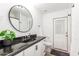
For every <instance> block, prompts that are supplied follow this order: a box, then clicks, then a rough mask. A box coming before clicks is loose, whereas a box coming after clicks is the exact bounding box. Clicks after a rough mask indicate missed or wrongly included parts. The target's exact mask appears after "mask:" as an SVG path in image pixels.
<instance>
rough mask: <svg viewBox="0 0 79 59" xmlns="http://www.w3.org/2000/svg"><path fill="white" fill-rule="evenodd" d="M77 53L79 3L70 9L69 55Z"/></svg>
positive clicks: (78, 45)
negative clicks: (70, 33) (70, 41)
mask: <svg viewBox="0 0 79 59" xmlns="http://www.w3.org/2000/svg"><path fill="white" fill-rule="evenodd" d="M78 54H79V4H75V7H74V8H73V9H72V43H71V56H78Z"/></svg>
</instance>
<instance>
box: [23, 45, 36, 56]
mask: <svg viewBox="0 0 79 59" xmlns="http://www.w3.org/2000/svg"><path fill="white" fill-rule="evenodd" d="M34 50H35V45H33V46H31V47H29V48H27V49H26V50H24V56H34V55H35V53H34Z"/></svg>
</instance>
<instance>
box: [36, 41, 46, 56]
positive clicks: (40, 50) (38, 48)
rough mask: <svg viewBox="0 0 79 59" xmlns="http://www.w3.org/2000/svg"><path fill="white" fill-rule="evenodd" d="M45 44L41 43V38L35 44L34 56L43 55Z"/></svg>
mask: <svg viewBox="0 0 79 59" xmlns="http://www.w3.org/2000/svg"><path fill="white" fill-rule="evenodd" d="M44 50H45V45H44V44H43V40H42V41H40V42H39V43H37V44H36V49H35V54H36V56H44V54H45V52H44Z"/></svg>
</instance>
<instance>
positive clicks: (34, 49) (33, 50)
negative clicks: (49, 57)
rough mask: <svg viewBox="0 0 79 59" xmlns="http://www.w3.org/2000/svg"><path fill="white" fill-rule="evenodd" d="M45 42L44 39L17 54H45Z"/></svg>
mask: <svg viewBox="0 0 79 59" xmlns="http://www.w3.org/2000/svg"><path fill="white" fill-rule="evenodd" d="M43 42H44V41H43V40H41V41H40V42H38V43H36V44H34V45H32V46H30V47H29V48H27V49H25V50H24V51H22V52H20V53H18V54H17V55H15V56H44V54H45V53H44V50H45V46H44V44H43Z"/></svg>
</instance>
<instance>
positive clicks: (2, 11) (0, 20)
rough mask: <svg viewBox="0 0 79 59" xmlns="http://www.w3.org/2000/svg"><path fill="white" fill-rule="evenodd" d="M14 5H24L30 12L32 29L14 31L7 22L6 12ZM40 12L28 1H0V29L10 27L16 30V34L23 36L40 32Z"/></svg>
mask: <svg viewBox="0 0 79 59" xmlns="http://www.w3.org/2000/svg"><path fill="white" fill-rule="evenodd" d="M4 1H5V0H4ZM14 5H23V6H25V7H26V8H27V9H28V10H29V11H30V12H31V14H32V17H33V27H32V29H31V30H30V31H29V32H27V33H20V32H18V31H16V30H15V29H14V28H13V27H12V26H11V24H10V23H9V18H8V13H9V10H10V8H11V7H12V6H14ZM40 16H41V14H40V13H39V12H38V11H37V10H36V9H35V7H34V5H33V4H31V3H30V2H29V3H28V2H27V1H26V0H25V1H23V0H18V1H16V0H11V1H10V0H9V1H7V2H5V3H4V2H3V3H0V31H1V30H5V29H10V30H13V31H15V32H16V35H17V36H24V35H27V34H28V33H31V34H32V33H33V34H35V33H36V34H41V32H40V30H39V29H40V27H38V25H39V24H40V22H39V21H40V19H41V17H40Z"/></svg>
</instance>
